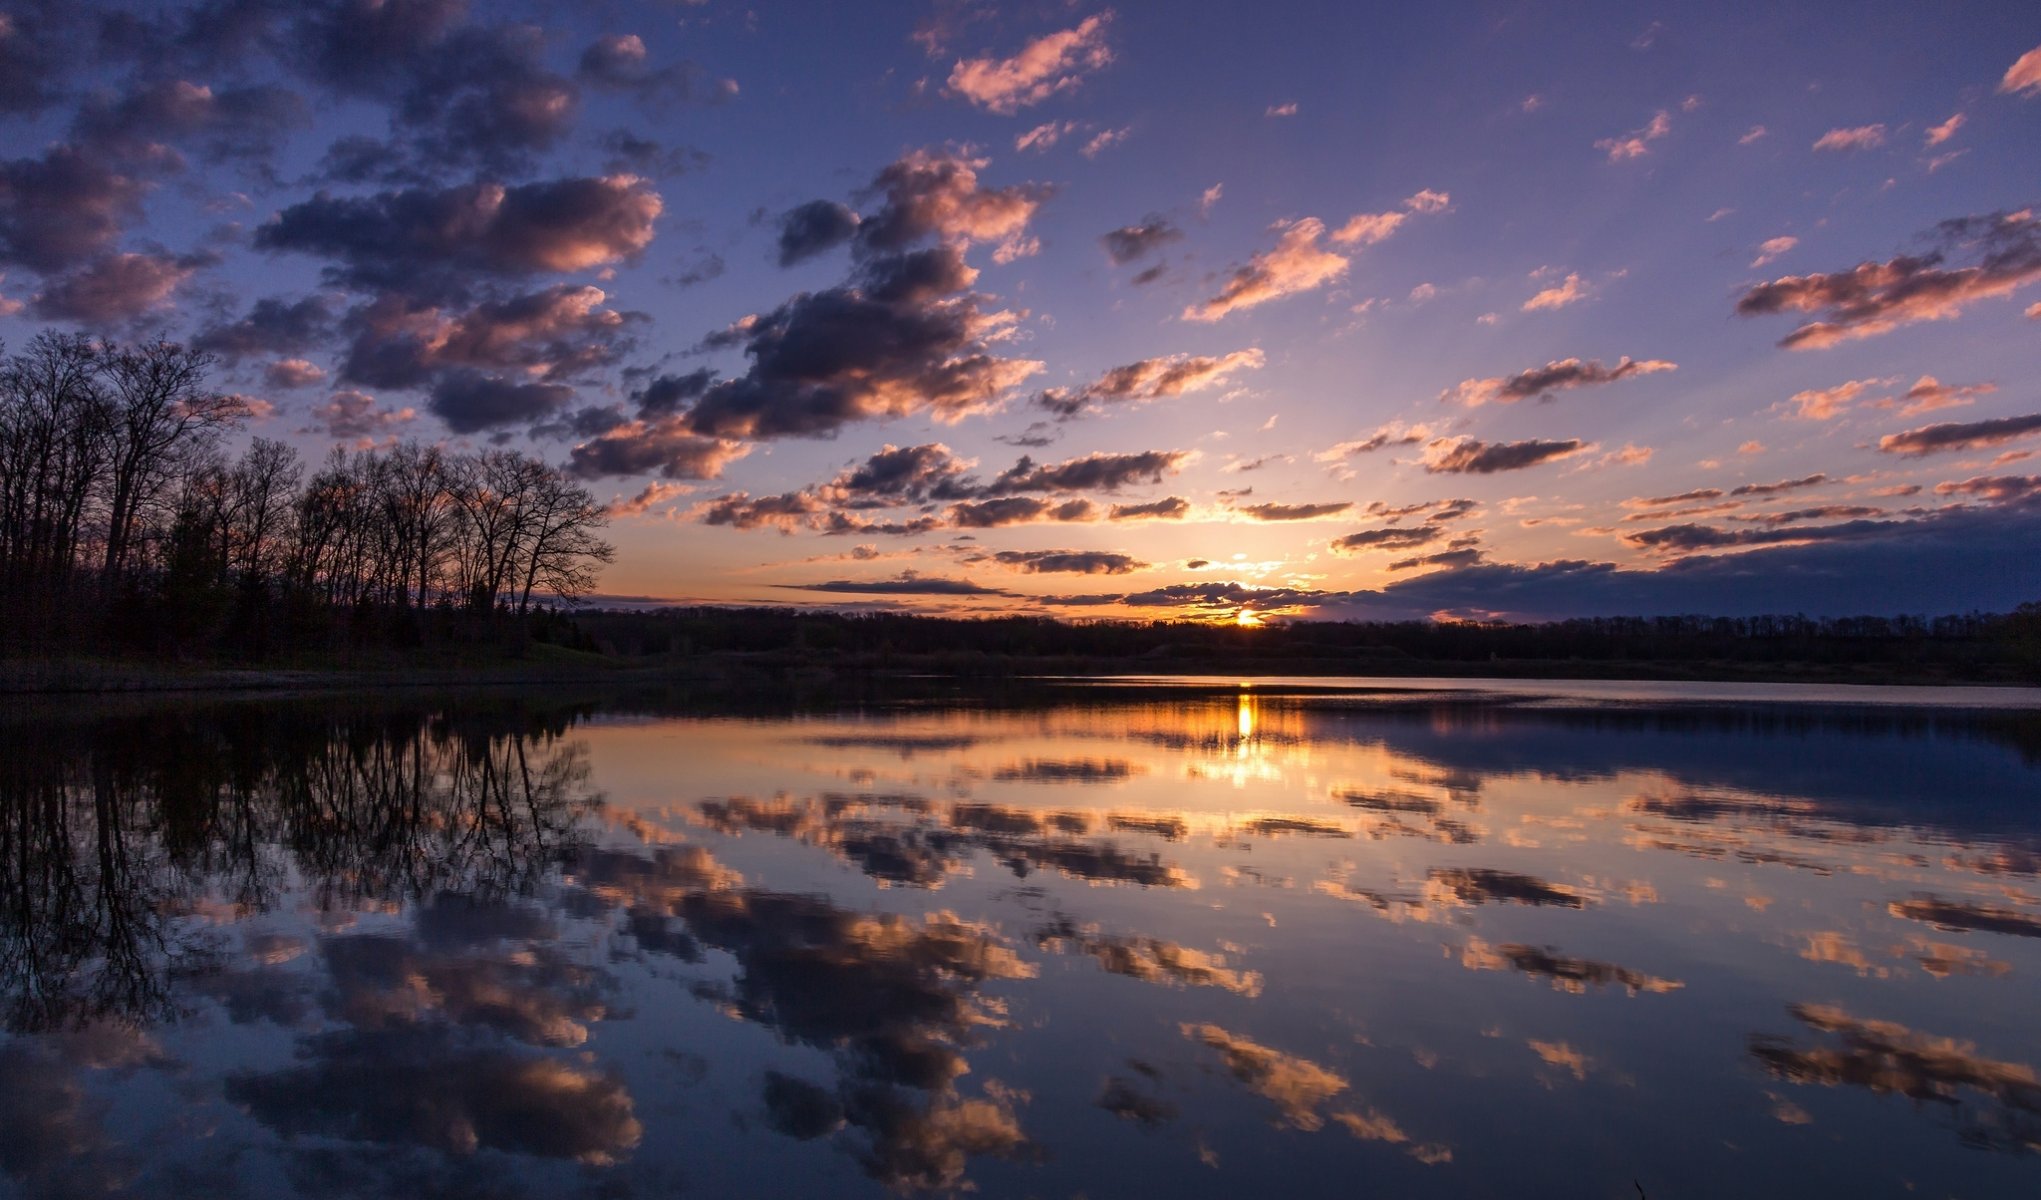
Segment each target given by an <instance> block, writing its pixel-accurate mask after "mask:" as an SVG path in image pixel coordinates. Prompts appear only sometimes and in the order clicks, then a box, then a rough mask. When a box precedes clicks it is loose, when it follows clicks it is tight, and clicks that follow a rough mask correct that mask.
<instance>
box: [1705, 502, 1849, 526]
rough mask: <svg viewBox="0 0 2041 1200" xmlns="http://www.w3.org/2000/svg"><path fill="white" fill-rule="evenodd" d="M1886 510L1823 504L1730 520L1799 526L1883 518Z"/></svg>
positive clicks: (1746, 515)
mask: <svg viewBox="0 0 2041 1200" xmlns="http://www.w3.org/2000/svg"><path fill="white" fill-rule="evenodd" d="M1884 515H1885V510H1884V509H1882V508H1874V507H1872V506H1870V505H1868V504H1823V505H1819V506H1817V507H1814V508H1796V509H1791V510H1789V511H1786V512H1768V513H1743V514H1740V515H1738V516H1733V517H1731V518H1729V519H1730V520H1732V521H1748V522H1751V523H1753V524H1760V525H1798V524H1802V523H1804V522H1807V521H1838V520H1845V519H1852V518H1856V517H1882V516H1884Z"/></svg>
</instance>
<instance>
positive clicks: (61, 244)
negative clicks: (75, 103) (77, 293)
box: [0, 146, 144, 273]
mask: <svg viewBox="0 0 2041 1200" xmlns="http://www.w3.org/2000/svg"><path fill="white" fill-rule="evenodd" d="M143 190H144V189H143V186H142V184H141V182H140V181H138V180H136V179H134V178H132V177H130V176H127V175H124V174H121V173H120V172H118V171H115V170H113V169H112V168H110V167H108V166H106V165H105V164H103V163H101V162H99V161H97V160H96V159H94V158H92V157H90V156H88V155H87V154H85V153H84V152H83V151H81V150H80V149H78V148H77V147H75V146H53V147H51V148H50V149H49V150H47V151H45V152H44V153H43V154H42V156H41V157H39V158H16V159H9V160H7V161H5V162H0V262H10V263H18V264H20V265H22V266H24V267H29V268H31V269H33V270H36V271H42V272H45V273H54V272H58V271H64V270H68V269H69V268H71V267H75V266H78V265H79V264H81V263H83V262H85V261H86V260H88V259H91V258H93V257H95V256H96V255H98V254H99V253H100V252H101V251H104V250H106V249H108V248H109V247H111V246H112V245H113V242H114V240H115V239H116V238H118V237H119V236H120V233H121V228H122V227H123V226H124V225H125V224H126V223H127V222H128V221H129V220H131V219H132V218H134V217H135V216H136V215H138V213H139V212H140V201H141V198H142V193H143Z"/></svg>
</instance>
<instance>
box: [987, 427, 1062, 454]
mask: <svg viewBox="0 0 2041 1200" xmlns="http://www.w3.org/2000/svg"><path fill="white" fill-rule="evenodd" d="M1062 436H1063V434H1062V433H1061V431H1059V430H1057V428H1056V427H1055V426H1054V425H1051V424H1049V423H1048V422H1047V421H1036V422H1034V423H1033V424H1031V425H1029V426H1028V427H1027V428H1026V429H1023V430H1021V431H1020V432H1019V433H1008V434H1001V435H999V436H997V437H994V438H993V439H992V440H993V441H995V442H1002V443H1004V444H1006V445H1008V446H1019V447H1021V448H1022V449H1024V450H1039V449H1041V448H1042V447H1044V446H1051V445H1054V444H1055V443H1056V442H1057V440H1058V439H1060V438H1061V437H1062Z"/></svg>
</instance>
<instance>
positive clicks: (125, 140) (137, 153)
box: [71, 79, 307, 164]
mask: <svg viewBox="0 0 2041 1200" xmlns="http://www.w3.org/2000/svg"><path fill="white" fill-rule="evenodd" d="M306 123H307V110H306V107H305V102H304V100H303V99H302V98H301V97H299V96H298V94H297V93H295V92H293V91H290V90H289V89H287V88H282V87H276V86H274V85H270V84H257V85H252V86H247V87H229V88H222V89H220V90H217V91H215V90H214V89H213V88H210V87H207V86H205V85H203V84H197V83H190V82H187V81H186V80H182V79H159V80H153V81H150V82H147V83H142V84H138V85H135V86H133V87H131V88H130V89H129V90H128V91H126V92H123V93H119V94H112V93H101V94H98V95H95V96H92V97H90V98H88V99H87V100H86V101H85V103H84V104H83V105H82V106H81V107H80V108H79V110H78V115H77V118H76V119H75V120H74V121H73V122H72V127H71V135H72V138H73V139H74V140H75V141H76V142H78V143H79V144H81V145H84V146H88V147H90V148H91V149H92V150H93V151H94V152H96V153H98V154H101V155H104V156H106V157H108V158H110V159H113V160H117V161H123V162H135V163H138V164H148V163H152V162H154V161H156V160H157V158H158V155H159V151H158V149H157V144H158V143H162V142H169V143H173V144H180V145H190V146H194V147H196V148H197V149H198V151H199V153H200V154H201V156H203V157H205V158H207V159H210V160H214V161H220V160H225V159H231V158H261V157H266V156H268V155H269V154H271V153H273V152H274V151H275V149H276V147H277V145H278V143H279V142H281V141H282V140H283V138H284V136H285V135H286V134H288V133H290V132H291V131H292V130H294V129H298V128H300V127H302V126H304V125H305V124H306Z"/></svg>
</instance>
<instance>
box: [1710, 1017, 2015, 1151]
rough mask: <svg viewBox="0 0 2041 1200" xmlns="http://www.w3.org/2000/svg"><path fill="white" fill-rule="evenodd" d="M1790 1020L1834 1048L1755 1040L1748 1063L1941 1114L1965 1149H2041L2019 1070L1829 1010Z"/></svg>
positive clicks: (1970, 1050) (1939, 1040) (1893, 1025)
mask: <svg viewBox="0 0 2041 1200" xmlns="http://www.w3.org/2000/svg"><path fill="white" fill-rule="evenodd" d="M1788 1011H1789V1012H1791V1013H1792V1014H1793V1017H1794V1019H1795V1020H1798V1021H1799V1022H1800V1023H1801V1024H1803V1025H1805V1026H1807V1027H1808V1028H1809V1029H1810V1030H1813V1031H1814V1032H1815V1033H1817V1034H1827V1035H1830V1036H1831V1037H1833V1038H1834V1039H1835V1041H1834V1042H1833V1043H1827V1042H1821V1041H1817V1042H1816V1043H1814V1044H1813V1045H1807V1046H1801V1045H1796V1044H1794V1043H1793V1042H1792V1041H1791V1040H1790V1039H1788V1038H1784V1037H1777V1036H1772V1035H1767V1034H1758V1035H1755V1036H1753V1037H1752V1038H1751V1039H1750V1054H1751V1057H1752V1058H1753V1059H1755V1060H1757V1063H1758V1064H1759V1065H1760V1066H1762V1067H1763V1068H1764V1069H1765V1070H1767V1071H1769V1072H1771V1074H1772V1075H1773V1076H1775V1077H1777V1078H1779V1079H1783V1080H1786V1081H1788V1082H1791V1083H1798V1084H1818V1085H1820V1086H1823V1087H1840V1086H1847V1087H1858V1088H1863V1089H1864V1090H1866V1091H1868V1092H1871V1093H1873V1094H1874V1095H1880V1096H1905V1097H1907V1098H1908V1099H1910V1100H1913V1101H1915V1102H1916V1103H1933V1104H1935V1105H1937V1106H1939V1107H1941V1108H1942V1109H1943V1110H1944V1111H1946V1112H1947V1113H1948V1114H1949V1115H1950V1116H1951V1117H1952V1118H1953V1119H1954V1122H1955V1125H1956V1129H1957V1133H1958V1136H1959V1137H1960V1138H1961V1140H1962V1142H1963V1144H1964V1145H1965V1146H1966V1147H1969V1148H1972V1149H1979V1150H1996V1151H2000V1152H2002V1153H2009V1154H2031V1153H2033V1152H2034V1151H2035V1150H2036V1148H2037V1147H2041V1085H2037V1084H2036V1083H2035V1075H2034V1068H2033V1067H2032V1066H2030V1065H2028V1064H2026V1063H2017V1062H2001V1061H1998V1060H1996V1059H1991V1058H1986V1057H1984V1056H1983V1055H1981V1054H1979V1053H1977V1051H1976V1049H1975V1048H1974V1047H1973V1046H1971V1044H1970V1043H1968V1042H1964V1041H1959V1040H1957V1039H1955V1038H1947V1037H1936V1036H1931V1035H1929V1034H1923V1033H1917V1032H1915V1031H1914V1030H1912V1029H1909V1028H1908V1027H1906V1026H1905V1025H1901V1024H1899V1023H1898V1022H1896V1021H1873V1020H1864V1019H1862V1018H1859V1017H1855V1016H1852V1015H1851V1014H1850V1013H1849V1012H1847V1011H1845V1010H1844V1009H1842V1008H1839V1007H1837V1006H1835V1005H1832V1004H1795V1005H1793V1006H1791V1008H1789V1009H1788Z"/></svg>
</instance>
